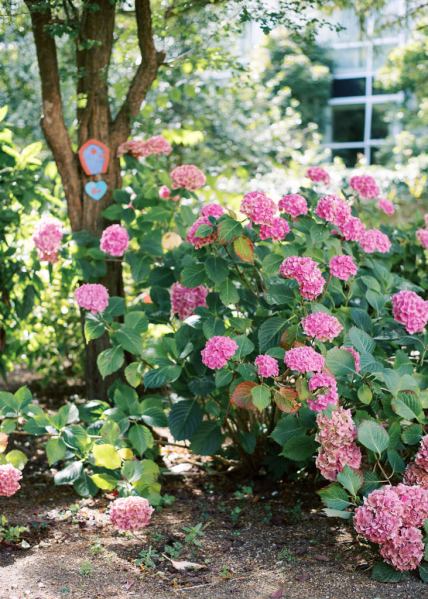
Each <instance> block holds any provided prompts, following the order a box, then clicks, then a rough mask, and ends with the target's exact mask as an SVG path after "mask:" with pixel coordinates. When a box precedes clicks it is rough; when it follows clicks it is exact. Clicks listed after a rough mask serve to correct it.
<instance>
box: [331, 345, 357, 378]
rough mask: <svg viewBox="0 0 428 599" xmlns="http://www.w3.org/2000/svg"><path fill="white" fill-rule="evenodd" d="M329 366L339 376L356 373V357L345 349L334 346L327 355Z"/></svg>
mask: <svg viewBox="0 0 428 599" xmlns="http://www.w3.org/2000/svg"><path fill="white" fill-rule="evenodd" d="M326 365H327V368H328V369H329V370H330V371H331V372H332V374H334V375H335V376H337V377H343V376H346V375H347V374H354V373H355V362H354V357H353V356H352V355H351V354H350V353H349V352H347V351H346V350H344V349H339V348H337V347H334V348H333V349H330V350H329V351H328V352H327V355H326Z"/></svg>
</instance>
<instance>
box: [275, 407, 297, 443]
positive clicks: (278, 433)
mask: <svg viewBox="0 0 428 599" xmlns="http://www.w3.org/2000/svg"><path fill="white" fill-rule="evenodd" d="M304 432H305V431H304V428H303V427H302V424H301V423H300V422H299V420H298V419H297V417H296V416H294V415H291V414H286V415H283V416H282V417H281V418H280V419H279V421H278V423H277V425H276V427H275V428H274V429H273V431H272V434H271V437H272V439H273V440H274V441H276V442H277V443H278V445H284V443H285V442H286V441H288V440H289V439H291V438H292V437H294V436H301V435H302V434H304Z"/></svg>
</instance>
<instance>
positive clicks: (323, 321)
mask: <svg viewBox="0 0 428 599" xmlns="http://www.w3.org/2000/svg"><path fill="white" fill-rule="evenodd" d="M302 327H303V330H304V332H305V335H307V336H308V337H315V338H316V339H318V340H319V341H333V339H334V338H335V337H337V336H338V335H340V333H341V332H342V330H343V326H342V325H341V324H340V322H339V321H338V320H337V318H336V317H335V316H331V315H330V314H327V313H326V312H313V313H312V314H309V315H308V316H305V318H304V319H303V320H302Z"/></svg>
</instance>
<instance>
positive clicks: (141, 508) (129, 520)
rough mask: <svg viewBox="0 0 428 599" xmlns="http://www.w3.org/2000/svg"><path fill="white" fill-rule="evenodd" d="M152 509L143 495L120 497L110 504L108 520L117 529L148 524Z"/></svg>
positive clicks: (127, 528) (132, 528) (137, 528)
mask: <svg viewBox="0 0 428 599" xmlns="http://www.w3.org/2000/svg"><path fill="white" fill-rule="evenodd" d="M153 512H154V509H153V508H152V506H151V505H150V503H149V502H148V501H147V499H145V498H144V497H120V498H119V499H115V500H114V501H113V502H112V503H111V505H110V521H111V523H112V524H113V526H115V527H116V528H117V529H119V530H139V529H140V528H144V527H145V526H148V524H149V522H150V520H151V517H152V514H153Z"/></svg>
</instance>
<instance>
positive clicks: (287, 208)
mask: <svg viewBox="0 0 428 599" xmlns="http://www.w3.org/2000/svg"><path fill="white" fill-rule="evenodd" d="M278 208H279V209H280V210H281V211H282V212H285V213H286V214H289V215H290V216H291V217H292V218H297V217H298V216H301V215H303V214H307V213H308V204H307V202H306V200H305V198H304V197H303V196H301V195H300V194H298V193H289V194H287V195H285V196H283V197H282V198H281V199H280V200H279V202H278Z"/></svg>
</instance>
